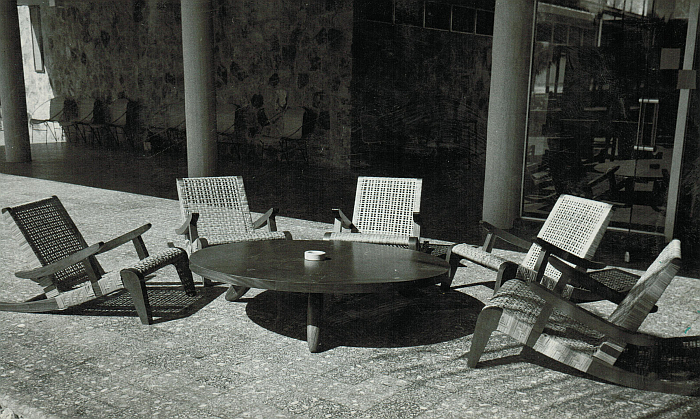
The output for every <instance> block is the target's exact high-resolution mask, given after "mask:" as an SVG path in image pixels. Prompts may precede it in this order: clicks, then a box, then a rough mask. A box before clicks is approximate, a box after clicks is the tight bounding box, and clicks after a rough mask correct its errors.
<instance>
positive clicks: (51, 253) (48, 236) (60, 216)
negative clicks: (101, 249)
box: [3, 196, 101, 292]
mask: <svg viewBox="0 0 700 419" xmlns="http://www.w3.org/2000/svg"><path fill="white" fill-rule="evenodd" d="M3 212H4V213H5V216H6V217H7V216H8V215H9V219H7V218H6V224H7V227H8V229H9V230H10V234H11V235H12V238H13V240H15V242H16V243H18V244H19V246H18V247H19V249H20V252H21V253H23V255H24V256H25V260H26V261H27V262H29V261H30V260H33V259H34V258H36V259H38V261H39V263H41V265H42V266H46V265H48V264H50V263H52V262H55V261H56V260H58V259H62V258H64V257H67V256H69V255H71V254H73V253H75V252H77V251H79V250H82V249H84V248H86V247H87V243H86V242H85V239H84V238H83V236H82V234H80V231H78V228H77V227H76V225H75V223H74V222H73V220H72V219H71V217H70V215H68V211H66V209H65V207H64V206H63V204H62V203H61V201H60V200H59V199H58V197H56V196H52V197H50V198H46V199H42V200H40V201H35V202H30V203H27V204H23V205H18V206H15V207H8V208H4V209H3ZM91 260H92V262H93V263H94V264H95V266H98V265H97V261H96V260H95V259H94V258H91ZM98 270H101V268H98ZM52 279H53V284H54V285H55V286H56V289H57V290H58V291H61V292H63V291H67V290H70V289H72V288H73V287H74V286H75V285H77V284H80V283H83V282H86V281H89V280H90V276H89V274H88V272H87V269H86V266H85V264H83V263H78V264H75V265H73V266H71V267H69V268H66V269H64V270H62V271H60V272H58V273H56V274H55V275H53V278H52Z"/></svg>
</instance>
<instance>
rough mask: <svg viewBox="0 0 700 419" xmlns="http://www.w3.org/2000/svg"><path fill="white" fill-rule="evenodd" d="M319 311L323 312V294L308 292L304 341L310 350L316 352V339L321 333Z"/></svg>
mask: <svg viewBox="0 0 700 419" xmlns="http://www.w3.org/2000/svg"><path fill="white" fill-rule="evenodd" d="M321 313H323V294H309V304H308V309H307V317H306V342H307V343H308V345H309V351H311V352H318V341H319V337H320V334H321Z"/></svg>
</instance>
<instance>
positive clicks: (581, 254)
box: [448, 195, 638, 302]
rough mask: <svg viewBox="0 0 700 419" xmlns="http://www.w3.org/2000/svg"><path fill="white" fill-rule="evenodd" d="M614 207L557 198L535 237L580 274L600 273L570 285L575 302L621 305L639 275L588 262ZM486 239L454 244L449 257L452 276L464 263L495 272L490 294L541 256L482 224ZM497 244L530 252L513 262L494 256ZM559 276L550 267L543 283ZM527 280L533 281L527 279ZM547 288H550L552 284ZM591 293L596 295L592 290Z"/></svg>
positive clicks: (524, 272)
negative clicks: (558, 251) (605, 301)
mask: <svg viewBox="0 0 700 419" xmlns="http://www.w3.org/2000/svg"><path fill="white" fill-rule="evenodd" d="M612 211H613V205H612V204H609V203H606V202H599V201H594V200H591V199H586V198H581V197H577V196H572V195H561V196H560V197H559V199H558V200H557V202H556V203H555V204H554V207H553V208H552V211H551V212H550V213H549V216H548V217H547V219H546V220H545V222H544V224H543V225H542V228H541V229H540V231H539V233H538V234H537V238H539V239H542V240H544V242H542V243H550V244H552V245H554V246H556V247H559V248H561V249H563V250H565V251H566V252H567V253H566V255H564V256H563V257H567V258H568V260H569V261H570V262H572V263H574V264H575V265H576V266H578V268H579V269H581V270H590V269H598V271H596V272H592V273H591V275H590V278H592V280H591V281H589V282H587V283H586V284H581V283H579V282H577V281H575V280H574V281H572V284H571V285H572V286H570V287H568V288H567V289H568V291H569V292H570V293H571V294H570V296H571V298H572V299H573V300H574V301H591V300H599V299H601V298H604V299H609V300H611V301H613V302H620V301H622V299H623V298H624V296H625V295H626V293H627V292H628V291H629V290H630V289H631V288H632V286H633V285H634V284H635V283H636V282H637V278H638V277H637V276H635V275H632V274H627V273H624V272H621V271H619V270H616V269H602V268H604V267H605V265H602V264H600V263H596V262H593V261H591V259H592V258H593V256H594V254H595V252H596V250H597V249H598V245H599V244H600V242H601V240H602V238H603V235H604V233H605V230H606V228H607V226H608V223H609V222H610V218H611V217H612ZM482 226H483V227H484V228H485V229H486V231H487V235H486V239H485V241H484V244H483V245H482V246H481V247H477V246H473V245H469V244H458V245H456V246H454V247H453V248H452V249H451V250H450V252H449V253H448V260H449V261H450V263H451V264H452V273H451V275H454V272H455V271H456V269H457V267H458V266H460V265H461V263H462V261H463V259H466V260H467V261H471V262H474V263H477V264H480V265H482V266H485V267H487V268H490V269H492V270H494V271H497V272H498V273H497V275H496V285H495V287H494V292H496V291H498V288H499V287H500V286H501V284H502V282H503V278H506V279H509V278H515V277H519V278H521V279H527V278H526V277H528V276H530V277H531V276H532V272H533V269H534V267H535V265H536V264H537V261H538V259H539V258H540V257H541V255H542V246H540V245H539V244H538V243H536V242H535V243H531V242H529V241H527V240H524V239H521V238H519V237H517V236H515V235H513V234H510V233H508V232H506V231H503V230H501V229H499V228H497V227H494V226H492V225H490V224H489V223H486V222H483V221H482ZM497 239H501V240H504V241H506V242H508V243H510V244H513V245H515V246H517V247H519V248H522V249H529V250H528V253H527V254H526V255H525V257H524V258H523V259H522V261H520V263H516V262H514V261H510V260H508V259H505V258H502V257H500V256H498V255H495V254H493V253H492V249H493V246H494V244H495V243H496V240H497ZM560 276H561V273H560V272H559V271H557V270H556V269H555V268H553V267H552V266H548V267H547V272H546V273H545V279H546V281H548V282H549V283H550V284H551V283H553V282H556V281H557V280H558V279H559V277H560ZM530 279H531V278H530ZM550 286H551V285H550ZM594 289H595V290H594Z"/></svg>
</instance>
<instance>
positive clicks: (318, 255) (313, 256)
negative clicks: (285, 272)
mask: <svg viewBox="0 0 700 419" xmlns="http://www.w3.org/2000/svg"><path fill="white" fill-rule="evenodd" d="M325 258H326V252H324V251H323V250H307V251H306V252H304V259H306V260H324V259H325Z"/></svg>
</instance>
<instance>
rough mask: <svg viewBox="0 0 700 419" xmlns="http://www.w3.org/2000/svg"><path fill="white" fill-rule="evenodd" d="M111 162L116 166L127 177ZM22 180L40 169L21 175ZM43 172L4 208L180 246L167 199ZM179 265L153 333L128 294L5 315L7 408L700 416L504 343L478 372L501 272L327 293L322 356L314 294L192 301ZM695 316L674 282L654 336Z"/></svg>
mask: <svg viewBox="0 0 700 419" xmlns="http://www.w3.org/2000/svg"><path fill="white" fill-rule="evenodd" d="M105 156H106V157H105V158H106V160H105V161H104V163H103V165H104V166H109V167H117V166H119V167H122V168H128V162H120V161H117V160H109V159H110V158H112V157H113V154H110V153H105ZM33 165H34V168H33V169H32V170H34V171H35V174H36V173H39V172H42V173H47V172H52V171H53V173H54V175H53V176H56V177H58V176H59V175H60V174H61V173H63V176H74V177H75V178H78V177H79V176H80V175H81V174H80V173H78V171H79V169H80V168H76V167H71V166H63V167H61V164H59V163H51V168H50V169H48V168H47V166H46V165H45V166H44V167H43V169H42V168H41V166H42V163H41V162H39V161H36V162H35V163H33ZM5 169H7V165H5ZM20 169H21V170H29V169H27V168H16V167H15V168H13V170H15V171H18V170H20ZM124 170H126V169H124ZM136 170H142V169H136ZM4 171H5V172H7V170H4ZM66 173H67V175H66ZM144 173H145V172H137V174H133V173H132V174H133V175H134V176H136V175H138V176H145V174H144ZM127 175H128V173H127ZM42 176H44V175H42ZM83 176H85V174H84V173H83ZM154 176H155V179H156V182H157V181H159V180H158V178H157V176H158V175H157V173H156V174H155V175H154ZM38 177H40V176H32V173H26V174H25V175H22V176H18V175H9V174H0V185H2V190H1V191H0V207H5V206H7V205H12V204H16V203H21V202H26V201H30V200H34V199H39V198H42V197H45V196H49V195H58V196H59V197H60V198H61V200H62V201H63V203H64V205H65V206H66V208H67V209H68V211H69V212H70V213H71V215H72V217H73V219H74V220H75V221H76V223H77V224H78V226H79V228H80V229H81V230H82V232H83V234H84V235H85V236H86V239H87V241H88V242H91V243H93V242H96V241H98V240H104V239H105V238H110V237H113V236H115V235H117V234H119V233H121V232H123V231H126V230H128V229H130V228H134V227H137V226H139V225H141V224H143V223H145V222H151V223H153V228H152V229H151V230H150V231H149V232H148V233H146V235H145V236H144V239H145V242H146V245H147V246H148V247H149V249H151V250H157V249H159V248H163V247H164V246H165V245H166V242H168V241H171V240H173V239H175V237H174V233H173V226H175V225H177V223H178V221H179V210H178V204H177V201H175V200H173V199H171V198H168V197H159V196H158V195H156V196H153V195H149V194H148V193H144V194H137V193H131V192H125V191H121V190H113V189H112V188H109V187H105V188H100V187H92V186H84V185H81V184H78V182H74V181H71V180H70V179H65V178H58V180H60V181H55V180H47V179H39V178H38ZM44 177H48V178H50V176H44ZM143 179H144V180H143V181H144V182H147V181H151V178H146V177H144V178H143ZM113 181H114V182H115V183H118V177H116V175H115V178H114V179H113ZM169 182H170V180H168V182H164V184H170V185H172V183H169ZM93 186H95V185H93ZM172 188H173V189H174V185H172ZM115 189H116V188H115ZM251 200H252V199H251ZM251 205H253V209H254V210H255V209H256V208H260V207H258V206H256V204H255V202H252V203H251ZM261 207H262V208H260V210H262V209H264V205H263V206H261ZM278 226H279V228H280V229H284V230H289V231H291V232H292V234H293V235H294V237H295V238H296V239H318V238H320V237H321V236H322V234H323V232H325V231H327V229H328V228H330V225H329V224H327V223H324V222H320V221H308V220H300V219H298V218H291V217H282V218H281V219H280V220H279V221H278ZM438 238H442V237H438ZM0 248H1V249H2V250H1V253H2V258H1V259H0V300H3V301H7V300H21V299H22V298H26V297H29V296H31V295H32V294H33V293H36V292H37V289H36V288H35V287H34V286H33V285H32V284H28V283H27V282H28V281H24V280H20V279H17V278H15V277H14V276H13V274H12V273H13V272H15V271H17V270H19V269H21V268H22V266H23V264H22V263H21V261H20V260H19V259H18V258H17V257H16V255H15V253H14V252H13V243H11V241H10V240H9V238H8V237H7V236H6V235H3V236H0ZM497 252H498V253H503V254H506V255H510V256H511V257H517V256H518V255H516V254H512V252H509V251H505V250H498V251H497ZM130 257H132V256H131V254H130V249H128V248H126V247H125V248H124V249H121V248H120V249H119V251H118V252H117V255H116V258H115V259H114V260H108V259H104V258H103V259H101V261H102V262H103V264H104V265H105V267H106V268H107V270H110V269H118V268H119V264H120V263H123V262H124V261H126V260H127V259H128V258H130ZM167 269H171V268H167ZM167 269H166V270H163V271H162V272H161V274H159V275H158V277H157V278H156V279H155V280H154V283H153V284H154V288H153V292H152V293H151V294H150V295H151V299H152V304H153V306H154V311H155V312H156V320H157V321H156V324H154V325H152V326H142V325H141V324H140V322H139V321H138V318H137V317H136V313H135V310H133V309H132V308H130V307H129V297H128V295H125V294H124V293H120V294H117V295H114V296H111V297H110V298H107V299H105V300H104V301H99V302H96V303H93V304H88V305H86V306H83V307H81V308H80V309H76V310H71V311H69V312H61V313H41V314H24V313H7V312H0V354H1V355H2V356H0V407H9V408H10V409H12V410H13V411H14V412H15V413H17V414H19V415H22V416H23V417H25V418H134V417H154V418H158V417H162V418H238V417H243V418H245V417H261V418H272V417H283V418H344V417H348V418H354V417H367V418H406V417H416V418H421V419H428V418H472V417H474V418H482V417H499V418H502V417H513V418H528V417H534V418H541V417H574V418H614V417H615V418H616V417H630V418H671V417H673V418H677V417H687V418H691V417H692V418H695V417H697V412H698V411H699V410H700V399H698V398H692V397H681V396H676V395H667V394H660V393H652V392H645V391H640V390H633V389H628V388H623V387H618V386H615V385H611V384H607V383H604V382H600V381H597V380H594V379H591V378H589V377H585V376H582V375H581V374H579V373H577V372H574V371H571V370H570V369H568V368H566V367H564V366H562V365H559V364H556V363H554V362H551V361H549V360H548V359H546V358H543V357H541V356H539V355H538V354H536V353H534V352H532V351H529V350H521V348H520V347H519V346H518V345H517V344H516V343H515V342H514V341H513V340H511V339H510V338H509V337H507V336H504V335H501V334H498V333H497V334H494V336H493V337H492V339H491V341H490V342H489V345H488V347H487V349H486V353H485V354H484V357H483V358H482V362H481V363H480V365H479V366H478V367H477V368H475V369H470V368H468V367H467V366H466V357H465V354H466V352H467V350H468V348H469V345H470V340H471V336H472V333H473V330H474V325H475V321H476V317H477V315H478V313H479V311H480V310H481V308H482V307H483V302H484V301H485V300H486V299H487V298H488V296H489V295H490V293H491V291H492V290H491V288H490V287H492V286H493V274H492V272H490V271H487V270H485V269H481V268H478V267H475V266H470V267H465V268H460V269H459V270H458V274H457V277H456V278H455V282H454V283H453V286H452V289H451V290H450V291H448V292H446V293H442V292H440V291H439V290H438V289H436V288H428V289H424V290H421V291H420V292H417V293H415V294H414V295H409V296H405V295H399V294H396V295H394V294H392V295H372V296H353V295H338V296H331V297H328V298H327V299H326V302H325V316H326V321H327V324H328V326H327V327H326V328H325V329H324V335H323V341H322V342H323V347H322V351H321V352H320V353H317V354H311V353H309V352H308V349H307V346H306V343H305V342H304V334H305V330H304V329H305V327H304V326H305V316H304V312H305V299H304V297H303V296H299V295H296V294H284V293H277V292H271V291H260V290H252V291H251V292H250V293H249V294H247V295H246V296H245V297H244V298H243V299H242V301H239V302H233V303H231V302H227V301H226V300H225V299H224V298H223V295H222V293H223V292H224V291H225V288H224V287H223V286H216V287H212V288H206V289H203V288H201V287H198V290H199V291H200V292H199V294H198V295H197V296H196V297H187V296H185V294H184V293H183V292H182V291H181V290H180V289H178V288H177V286H176V285H177V284H176V278H177V277H176V275H175V272H174V269H173V270H172V271H168V270H167ZM610 308H611V307H610V306H609V305H606V304H605V303H598V305H596V306H595V309H597V310H600V311H602V312H605V311H606V310H610ZM698 310H700V282H699V281H697V279H695V278H691V277H687V276H684V277H677V278H676V279H675V280H674V281H673V282H672V284H671V286H670V287H669V289H668V291H667V292H666V293H665V294H664V296H663V297H662V300H661V301H660V302H659V311H658V313H655V314H652V315H650V316H649V318H648V319H647V321H646V322H645V323H644V325H643V329H646V330H655V331H663V332H664V333H665V334H667V335H669V336H683V335H700V314H698Z"/></svg>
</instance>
